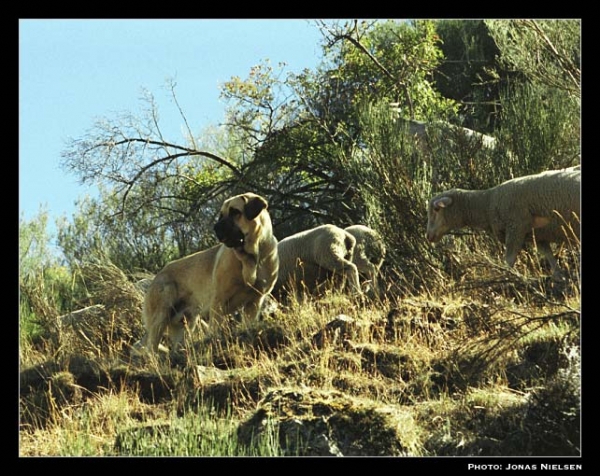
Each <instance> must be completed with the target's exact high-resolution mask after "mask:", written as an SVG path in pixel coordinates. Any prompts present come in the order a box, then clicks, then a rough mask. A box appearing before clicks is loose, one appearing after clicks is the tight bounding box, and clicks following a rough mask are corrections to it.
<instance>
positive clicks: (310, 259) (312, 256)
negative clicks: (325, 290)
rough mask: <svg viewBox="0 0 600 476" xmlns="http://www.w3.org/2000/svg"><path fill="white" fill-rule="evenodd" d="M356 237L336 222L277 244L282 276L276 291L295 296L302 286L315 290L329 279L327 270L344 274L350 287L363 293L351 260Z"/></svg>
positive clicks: (279, 293)
mask: <svg viewBox="0 0 600 476" xmlns="http://www.w3.org/2000/svg"><path fill="white" fill-rule="evenodd" d="M355 245H356V238H354V236H352V235H351V234H350V233H348V232H347V231H345V230H343V229H342V228H339V227H337V226H334V225H321V226H317V227H316V228H311V229H309V230H305V231H301V232H299V233H296V234H294V235H291V236H288V237H287V238H284V239H282V240H281V241H279V243H278V247H277V251H278V254H279V276H278V279H277V282H276V284H275V288H274V289H273V294H274V295H275V296H277V297H281V296H283V295H285V294H287V292H289V291H294V292H295V293H296V295H298V292H299V290H300V288H299V286H301V285H303V286H304V287H305V288H306V289H307V290H308V291H309V292H311V293H313V292H316V291H317V290H318V287H319V286H320V285H321V284H323V282H325V281H326V273H328V272H333V273H341V274H342V276H343V277H345V279H346V281H347V284H348V286H349V287H350V290H351V291H352V292H354V293H358V294H360V293H361V290H360V284H359V274H358V269H357V267H356V265H355V264H354V263H353V262H352V256H353V252H354V247H355Z"/></svg>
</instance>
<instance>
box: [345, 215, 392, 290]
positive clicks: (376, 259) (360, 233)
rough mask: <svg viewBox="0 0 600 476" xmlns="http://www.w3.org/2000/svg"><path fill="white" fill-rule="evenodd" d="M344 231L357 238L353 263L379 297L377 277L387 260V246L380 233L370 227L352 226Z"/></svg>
mask: <svg viewBox="0 0 600 476" xmlns="http://www.w3.org/2000/svg"><path fill="white" fill-rule="evenodd" d="M344 230H346V231H347V232H348V233H350V234H351V235H352V236H354V238H356V246H355V247H354V254H353V256H352V262H353V263H354V264H355V265H356V268H357V269H358V272H359V273H360V274H362V275H363V276H365V277H366V278H367V280H368V281H369V283H370V286H371V289H373V292H374V293H375V295H376V296H377V295H378V294H379V284H378V282H377V277H378V275H379V271H380V269H381V266H382V265H383V260H384V259H385V254H386V248H385V244H384V242H383V240H382V239H381V236H380V235H379V233H377V232H376V231H375V230H373V229H372V228H369V227H368V226H365V225H352V226H348V227H346V228H344Z"/></svg>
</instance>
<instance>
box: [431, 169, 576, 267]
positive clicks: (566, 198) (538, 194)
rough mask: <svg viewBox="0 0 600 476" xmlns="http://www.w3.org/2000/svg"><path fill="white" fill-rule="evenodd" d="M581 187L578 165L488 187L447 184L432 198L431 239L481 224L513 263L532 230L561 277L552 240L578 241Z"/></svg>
mask: <svg viewBox="0 0 600 476" xmlns="http://www.w3.org/2000/svg"><path fill="white" fill-rule="evenodd" d="M580 190H581V170H580V168H579V167H573V168H568V169H562V170H551V171H546V172H542V173H538V174H535V175H527V176H524V177H519V178H515V179H512V180H508V181H506V182H504V183H501V184H500V185H497V186H495V187H492V188H489V189H486V190H462V189H452V190H448V191H446V192H443V193H441V194H440V195H437V196H435V197H433V198H432V199H431V200H430V202H429V207H428V210H427V240H429V241H430V242H433V243H435V242H437V241H439V240H440V239H441V238H442V237H443V236H444V235H445V234H446V233H448V232H449V231H451V230H454V229H458V228H462V227H465V226H470V227H474V228H481V229H484V230H486V231H488V232H491V233H492V234H493V235H495V236H496V237H497V238H498V239H499V240H500V241H502V242H504V245H505V247H506V250H505V260H506V263H507V265H508V266H509V267H512V266H513V265H514V264H515V261H516V259H517V255H518V253H519V251H520V250H521V249H522V248H523V246H524V243H525V241H526V239H529V238H531V237H532V236H534V237H535V242H536V243H537V247H538V250H539V251H540V252H541V254H542V255H543V256H544V257H545V258H546V260H547V261H548V262H549V263H550V266H551V270H552V273H553V275H554V277H558V276H560V274H559V272H558V269H557V263H556V259H555V257H554V255H553V254H552V249H551V248H550V243H561V242H563V243H567V244H571V245H572V244H577V243H579V226H580V225H579V215H580V195H581V193H580ZM574 238H576V239H574Z"/></svg>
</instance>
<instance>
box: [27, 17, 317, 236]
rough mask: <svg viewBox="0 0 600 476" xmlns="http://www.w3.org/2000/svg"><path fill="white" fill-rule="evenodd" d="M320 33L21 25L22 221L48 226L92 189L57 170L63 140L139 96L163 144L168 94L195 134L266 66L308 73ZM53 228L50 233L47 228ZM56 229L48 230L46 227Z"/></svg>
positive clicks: (222, 23)
mask: <svg viewBox="0 0 600 476" xmlns="http://www.w3.org/2000/svg"><path fill="white" fill-rule="evenodd" d="M320 40H321V34H320V32H319V30H318V29H317V27H316V26H315V24H314V22H309V21H307V20H303V19H294V20H291V19H285V20H276V19H266V20H254V19H252V20H245V19H240V20H229V19H227V20H216V19H210V20H209V19H201V20H54V19H40V20H35V19H21V20H20V21H19V215H20V217H21V218H24V219H31V218H33V217H34V216H35V215H37V213H38V212H39V210H40V206H43V207H44V208H45V209H47V210H48V212H49V214H50V220H51V222H53V221H54V219H55V218H57V217H60V216H66V217H67V218H70V217H71V216H72V214H73V213H74V212H75V200H76V199H78V198H81V197H83V196H84V195H86V194H94V189H93V188H91V189H89V188H87V187H83V186H81V185H79V184H78V182H77V177H76V176H74V175H72V174H69V173H67V172H66V171H64V170H62V169H61V168H60V162H61V152H62V151H63V150H64V149H65V144H66V141H67V140H68V139H69V138H79V137H81V136H83V134H84V133H85V132H86V131H87V130H88V129H90V128H91V127H92V126H93V123H94V121H95V120H96V119H98V118H101V117H108V118H111V117H115V116H116V114H118V113H119V112H125V111H129V112H132V113H135V112H137V111H139V110H140V108H141V107H142V102H141V101H140V97H141V92H142V90H143V89H146V90H148V91H149V92H150V93H152V94H153V96H154V97H155V99H156V101H157V103H158V105H159V108H160V117H161V123H162V124H163V126H164V127H165V128H166V129H167V131H168V134H169V137H173V136H175V138H181V137H182V135H181V133H180V131H181V129H182V125H183V121H182V119H181V118H180V116H179V114H178V112H177V109H176V107H175V105H174V104H173V102H172V100H171V98H170V95H169V93H168V91H167V89H166V88H165V84H166V82H167V80H169V79H174V80H175V81H176V83H177V88H176V93H177V98H178V101H179V103H180V105H181V106H182V108H183V109H184V111H185V113H186V116H187V119H188V122H189V123H190V126H191V127H192V130H193V131H194V132H200V131H201V130H202V129H203V128H205V127H206V126H209V125H217V124H218V123H220V122H221V121H222V120H223V113H224V107H225V104H224V103H223V102H222V101H220V100H219V92H220V89H219V85H221V84H223V83H224V82H225V81H227V80H229V79H230V78H231V77H232V76H240V77H241V78H246V77H247V75H248V72H249V70H250V67H251V66H253V65H256V64H258V63H260V62H261V61H262V60H265V59H269V60H270V61H271V63H272V64H273V65H276V64H277V63H278V62H280V61H285V62H286V63H287V65H288V66H287V71H293V72H298V71H300V70H302V69H304V68H310V69H313V68H315V67H316V66H317V64H318V63H319V62H320V60H321V47H320V44H319V43H320ZM51 228H52V227H51ZM50 231H51V232H52V229H51V230H50Z"/></svg>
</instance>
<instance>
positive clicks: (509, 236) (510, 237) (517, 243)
mask: <svg viewBox="0 0 600 476" xmlns="http://www.w3.org/2000/svg"><path fill="white" fill-rule="evenodd" d="M525 234H526V232H525V230H517V229H512V230H511V229H507V230H506V235H505V242H504V245H505V247H506V251H505V255H504V259H505V260H506V264H507V265H508V267H509V268H512V267H513V266H514V265H515V262H516V261H517V255H518V254H519V251H521V249H522V248H523V243H524V242H525Z"/></svg>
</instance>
